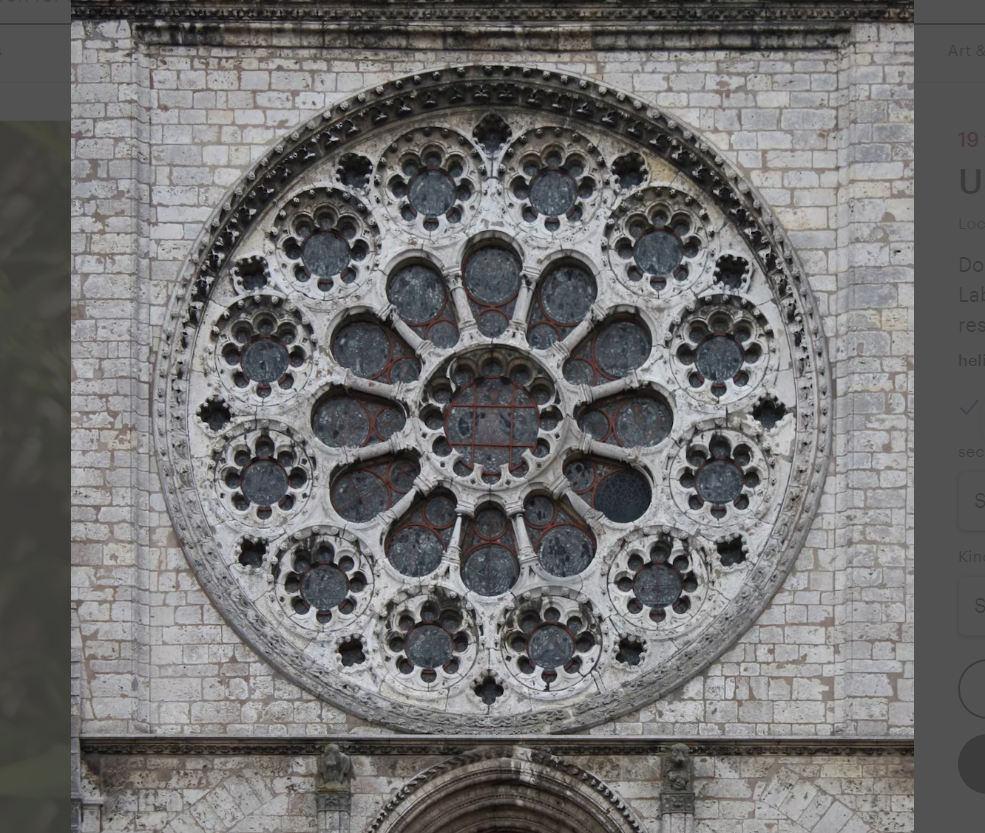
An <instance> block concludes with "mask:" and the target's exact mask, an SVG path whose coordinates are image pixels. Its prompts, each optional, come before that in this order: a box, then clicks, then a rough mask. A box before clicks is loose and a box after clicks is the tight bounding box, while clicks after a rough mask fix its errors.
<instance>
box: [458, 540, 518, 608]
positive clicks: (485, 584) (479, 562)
mask: <svg viewBox="0 0 985 833" xmlns="http://www.w3.org/2000/svg"><path fill="white" fill-rule="evenodd" d="M519 577H520V565H519V563H518V562H517V560H516V557H515V556H514V555H513V553H511V552H510V551H509V550H508V549H506V547H501V546H497V545H491V546H487V547H479V548H478V549H476V550H473V551H472V552H471V553H470V554H469V556H468V558H467V559H466V560H465V565H464V566H463V567H462V581H464V582H465V586H466V587H468V588H469V589H470V590H474V591H475V592H476V593H478V594H479V595H480V596H499V595H501V594H502V593H505V592H506V591H507V590H509V589H510V588H511V587H512V586H513V585H514V584H516V580H517V579H518V578H519Z"/></svg>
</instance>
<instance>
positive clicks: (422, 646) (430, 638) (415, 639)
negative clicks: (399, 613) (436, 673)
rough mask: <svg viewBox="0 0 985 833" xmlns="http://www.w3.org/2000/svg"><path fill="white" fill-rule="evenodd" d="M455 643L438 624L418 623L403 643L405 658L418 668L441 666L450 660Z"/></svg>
mask: <svg viewBox="0 0 985 833" xmlns="http://www.w3.org/2000/svg"><path fill="white" fill-rule="evenodd" d="M454 650H455V645H454V642H453V641H452V638H451V634H450V633H448V631H446V630H445V629H444V628H443V627H441V626H440V625H418V626H417V627H416V628H414V629H413V630H412V631H411V632H410V633H409V634H407V641H406V643H405V651H406V653H407V659H409V660H410V661H411V662H412V663H414V665H416V666H418V667H419V668H441V667H442V666H443V665H447V664H448V663H449V662H451V658H452V656H453V654H454Z"/></svg>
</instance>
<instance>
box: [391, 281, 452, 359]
mask: <svg viewBox="0 0 985 833" xmlns="http://www.w3.org/2000/svg"><path fill="white" fill-rule="evenodd" d="M386 294H387V298H388V299H389V300H390V303H391V304H393V306H394V307H395V308H396V310H397V315H399V316H400V317H401V318H402V319H403V320H404V321H406V322H407V324H408V325H409V326H410V328H411V329H412V330H413V331H414V332H415V333H417V334H418V335H419V336H420V337H421V338H424V339H428V340H430V341H431V342H433V343H434V346H435V347H441V348H448V347H454V346H455V345H456V344H457V343H458V324H457V322H456V321H455V306H454V304H453V303H452V301H451V295H450V294H449V293H448V287H447V286H446V285H445V282H444V279H443V278H442V277H441V274H440V273H439V272H438V270H437V269H435V268H434V267H433V266H431V265H430V264H427V263H410V264H407V265H405V266H401V267H399V268H398V269H396V270H395V271H394V272H393V274H392V275H391V276H390V280H389V282H388V283H387V288H386Z"/></svg>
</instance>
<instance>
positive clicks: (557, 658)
mask: <svg viewBox="0 0 985 833" xmlns="http://www.w3.org/2000/svg"><path fill="white" fill-rule="evenodd" d="M527 654H528V656H529V657H530V659H531V661H532V662H533V663H534V665H537V666H539V667H540V668H547V669H553V668H559V667H561V666H564V665H567V664H568V662H569V661H570V660H571V658H572V657H573V656H574V655H575V641H574V639H572V638H571V634H570V633H568V631H567V630H566V629H565V628H563V627H562V626H561V625H551V624H547V625H541V626H540V627H539V628H537V630H535V631H534V632H533V633H532V634H530V638H529V639H528V640H527Z"/></svg>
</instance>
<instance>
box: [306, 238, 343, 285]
mask: <svg viewBox="0 0 985 833" xmlns="http://www.w3.org/2000/svg"><path fill="white" fill-rule="evenodd" d="M349 256H350V251H349V244H348V243H347V242H346V241H345V239H344V238H343V237H340V236H339V235H338V234H336V233H335V232H332V231H322V232H316V233H315V234H313V235H311V237H309V238H308V239H307V240H306V241H305V243H304V248H303V249H302V250H301V261H302V262H303V263H304V268H305V269H307V270H308V271H309V272H310V273H311V274H312V275H315V276H316V277H319V278H331V277H334V276H335V275H340V274H342V270H343V269H345V267H346V266H348V265H349Z"/></svg>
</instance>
